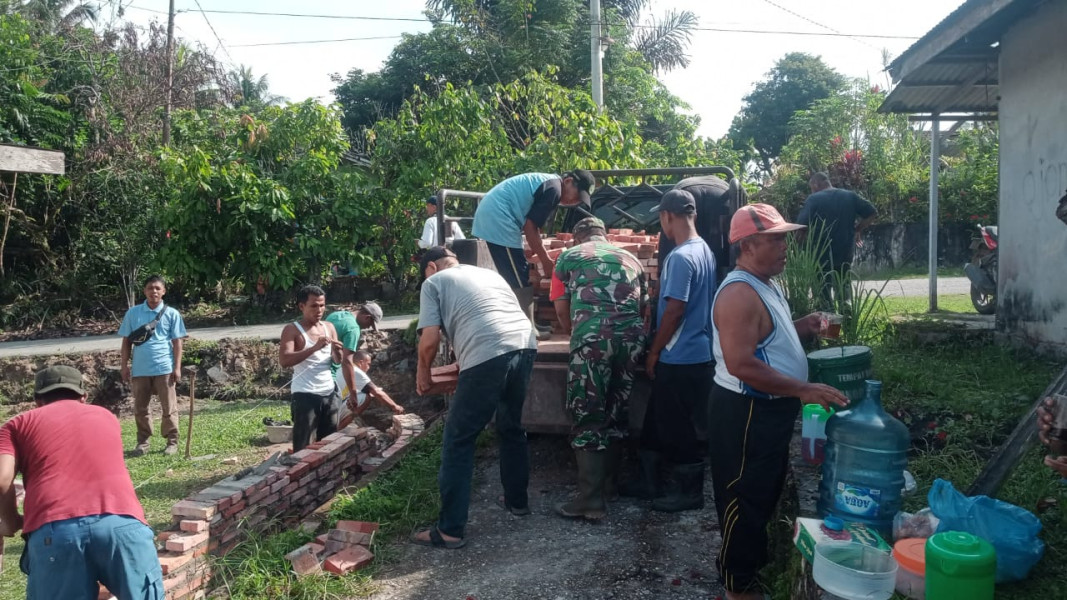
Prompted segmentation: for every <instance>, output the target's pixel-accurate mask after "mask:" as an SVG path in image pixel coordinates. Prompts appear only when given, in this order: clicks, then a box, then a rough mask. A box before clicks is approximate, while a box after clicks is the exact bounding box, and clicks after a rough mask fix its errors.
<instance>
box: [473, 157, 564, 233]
mask: <svg viewBox="0 0 1067 600" xmlns="http://www.w3.org/2000/svg"><path fill="white" fill-rule="evenodd" d="M560 181H561V180H560V178H559V175H549V174H548V173H526V174H525V175H516V176H514V177H509V178H507V179H505V180H504V181H501V182H500V183H498V184H496V185H494V186H493V189H491V190H489V193H487V194H486V195H485V196H484V197H483V198H482V199H481V201H480V202H479V203H478V210H476V211H475V212H474V227H473V229H472V231H471V233H473V234H474V237H478V238H481V239H483V240H485V241H487V242H489V243H492V244H496V245H498V246H505V247H507V248H518V249H520V250H521V249H522V227H523V225H525V224H526V219H530V220H531V221H533V222H534V224H535V225H537V226H538V227H544V225H545V222H546V221H547V220H548V217H549V215H550V214H552V211H553V210H554V209H555V208H556V207H557V206H559V200H560V193H561V190H560V185H559V184H560Z"/></svg>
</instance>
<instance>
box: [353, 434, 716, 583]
mask: <svg viewBox="0 0 1067 600" xmlns="http://www.w3.org/2000/svg"><path fill="white" fill-rule="evenodd" d="M530 453H531V465H532V467H531V469H532V470H531V473H530V506H531V508H532V509H533V513H532V514H531V515H529V516H526V517H515V516H513V515H511V514H510V513H509V512H507V511H505V510H503V509H501V508H500V507H498V506H497V504H496V499H497V497H498V496H499V495H500V493H501V491H500V483H499V481H500V478H499V466H500V463H499V460H498V457H497V454H496V452H495V450H490V451H487V452H486V454H485V455H484V456H481V457H480V458H479V460H478V462H477V464H476V467H475V469H476V471H475V482H474V488H473V493H472V497H471V513H470V522H469V524H468V526H467V538H468V540H469V542H468V544H467V546H466V547H465V548H461V549H459V550H439V549H436V548H426V547H422V546H416V545H414V544H411V543H409V542H401V543H398V544H397V551H398V552H399V557H398V558H397V560H396V561H395V563H394V564H393V566H391V567H388V568H387V569H386V570H385V571H384V572H382V573H380V574H379V575H378V576H377V577H376V581H377V583H379V584H380V585H381V589H380V591H379V592H378V593H377V594H376V595H374V596H373V598H374V600H415V599H424V598H436V599H441V600H453V599H454V600H514V599H528V600H556V599H567V600H593V599H597V600H600V599H630V598H634V599H639V598H677V599H679V600H683V599H697V598H700V599H707V598H716V597H717V596H719V595H721V594H722V588H721V587H720V586H719V584H718V583H717V575H716V572H715V554H716V553H717V552H718V550H719V544H720V538H719V526H718V522H717V519H716V517H715V510H714V508H713V507H714V505H713V503H712V502H713V499H712V493H711V478H710V474H709V475H708V479H707V482H706V484H705V487H704V492H705V508H704V509H703V510H700V511H687V512H682V513H676V514H663V513H657V512H653V511H651V510H649V509H648V508H647V503H643V502H639V501H635V500H633V499H629V498H622V499H620V500H619V501H618V502H615V503H612V504H611V505H610V506H609V514H608V516H607V517H606V518H605V519H604V520H603V521H601V522H599V523H588V522H584V521H571V520H566V519H562V518H560V517H558V516H556V513H555V510H554V509H555V505H556V504H558V503H560V502H564V501H566V500H567V499H568V498H569V497H570V495H571V494H573V493H574V491H575V472H576V471H575V465H574V458H573V453H572V451H571V450H570V448H569V447H568V446H567V443H566V439H565V438H564V437H563V436H531V437H530Z"/></svg>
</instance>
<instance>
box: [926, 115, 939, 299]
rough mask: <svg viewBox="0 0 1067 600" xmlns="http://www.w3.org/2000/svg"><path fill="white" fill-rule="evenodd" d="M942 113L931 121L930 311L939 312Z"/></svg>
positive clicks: (934, 116)
mask: <svg viewBox="0 0 1067 600" xmlns="http://www.w3.org/2000/svg"><path fill="white" fill-rule="evenodd" d="M940 117H941V115H940V114H938V113H934V114H933V120H932V121H931V122H930V232H929V236H930V237H929V247H930V256H929V257H928V263H929V268H930V308H929V311H930V312H937V223H938V208H937V200H938V194H937V191H938V189H937V188H938V176H939V175H940V173H939V169H940V167H941V119H940Z"/></svg>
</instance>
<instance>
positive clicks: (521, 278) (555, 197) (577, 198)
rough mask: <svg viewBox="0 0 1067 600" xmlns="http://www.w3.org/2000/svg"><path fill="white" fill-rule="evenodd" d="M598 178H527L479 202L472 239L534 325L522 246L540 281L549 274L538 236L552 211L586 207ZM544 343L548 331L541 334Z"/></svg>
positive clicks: (508, 182)
mask: <svg viewBox="0 0 1067 600" xmlns="http://www.w3.org/2000/svg"><path fill="white" fill-rule="evenodd" d="M595 185H596V178H595V177H593V174H592V173H590V172H589V171H586V170H585V169H575V170H574V171H571V172H570V173H567V174H566V175H562V176H560V175H550V174H548V173H526V174H524V175H516V176H514V177H510V178H508V179H505V180H504V181H501V182H500V183H498V184H496V185H495V186H493V188H492V189H491V190H489V193H487V194H486V195H485V197H484V198H482V199H481V201H479V202H478V210H476V211H475V212H474V226H473V229H472V233H473V234H474V236H475V237H478V238H481V239H483V240H485V243H486V246H488V248H489V255H490V256H492V257H493V265H494V266H496V271H497V273H500V275H501V276H502V277H503V278H504V280H505V281H507V283H508V285H510V286H511V288H512V289H513V290H515V294H516V296H517V297H518V299H519V304H520V305H521V306H522V309H523V310H524V311H526V313H527V316H528V317H529V319H530V322H531V323H535V321H534V291H535V290H534V289H533V287H531V286H530V265H529V263H528V262H527V261H526V253H525V251H524V250H523V247H522V241H523V238H524V237H525V239H526V244H527V245H528V246H529V247H530V250H532V251H533V253H534V254H535V255H536V256H537V258H538V260H539V261H540V263H541V268H542V270H543V271H544V275H545V276H546V277H548V276H549V275H550V274H551V272H552V264H553V261H552V259H551V258H550V257H549V256H548V251H547V250H545V246H544V244H542V243H541V230H542V229H544V227H545V224H546V223H548V222H549V220H551V217H552V215H553V214H554V213H555V210H556V207H559V206H563V207H568V208H569V207H573V206H578V205H579V204H583V205H585V206H586V207H587V208H588V207H589V205H590V196H589V195H590V194H591V193H592V192H593V187H594V186H595ZM539 333H540V334H542V337H543V338H547V337H548V336H549V335H550V334H551V332H550V331H547V330H546V331H539Z"/></svg>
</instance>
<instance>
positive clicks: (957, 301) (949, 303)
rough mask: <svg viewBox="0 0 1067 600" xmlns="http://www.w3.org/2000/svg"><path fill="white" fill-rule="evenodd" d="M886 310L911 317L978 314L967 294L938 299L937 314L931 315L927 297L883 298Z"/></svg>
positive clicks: (943, 296) (891, 313)
mask: <svg viewBox="0 0 1067 600" xmlns="http://www.w3.org/2000/svg"><path fill="white" fill-rule="evenodd" d="M883 300H884V301H885V308H886V310H887V311H888V312H889V314H890V315H906V316H910V317H924V316H931V317H936V316H937V315H939V314H952V313H955V314H972V315H974V314H978V311H976V310H974V305H973V304H971V297H970V296H968V295H967V294H942V295H940V296H938V297H937V310H938V312H937V313H929V312H927V309H929V307H930V302H929V299H928V298H927V297H926V296H889V297H886V298H883Z"/></svg>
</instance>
